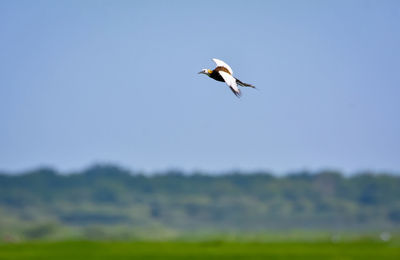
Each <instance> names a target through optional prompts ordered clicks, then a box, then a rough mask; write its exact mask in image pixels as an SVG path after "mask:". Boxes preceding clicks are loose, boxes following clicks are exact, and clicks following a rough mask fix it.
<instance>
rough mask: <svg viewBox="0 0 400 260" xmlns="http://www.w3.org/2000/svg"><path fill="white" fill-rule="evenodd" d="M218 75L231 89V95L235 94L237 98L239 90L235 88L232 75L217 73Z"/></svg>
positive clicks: (222, 72)
mask: <svg viewBox="0 0 400 260" xmlns="http://www.w3.org/2000/svg"><path fill="white" fill-rule="evenodd" d="M218 73H219V75H221V77H222V78H223V79H224V81H225V83H226V85H228V86H229V87H230V88H231V90H232V92H233V94H235V95H236V96H237V97H239V96H240V89H239V88H238V86H237V83H236V79H235V78H234V77H232V75H230V74H229V73H227V72H225V71H218Z"/></svg>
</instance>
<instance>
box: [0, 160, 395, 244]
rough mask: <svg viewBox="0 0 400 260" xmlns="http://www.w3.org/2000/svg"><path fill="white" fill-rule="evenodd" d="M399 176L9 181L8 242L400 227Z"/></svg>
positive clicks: (108, 172) (46, 172)
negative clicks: (42, 239)
mask: <svg viewBox="0 0 400 260" xmlns="http://www.w3.org/2000/svg"><path fill="white" fill-rule="evenodd" d="M399 227H400V176H397V175H389V174H373V173H364V174H358V175H352V176H350V177H344V176H343V175H341V174H340V173H338V172H333V171H322V172H318V173H309V172H299V173H295V174H291V175H287V176H282V177H277V176H274V175H271V174H269V173H267V172H249V173H239V172H232V173H229V174H224V175H218V176H211V175H206V174H200V173H199V174H184V173H182V172H179V171H169V172H166V173H164V174H157V175H141V174H136V173H134V172H130V171H127V170H125V169H121V168H119V167H116V166H94V167H91V168H89V169H86V170H84V171H82V172H77V173H71V174H59V173H58V172H56V171H54V170H52V169H38V170H34V171H29V172H25V173H22V174H14V175H10V174H6V173H2V174H0V235H1V236H2V237H3V238H4V239H8V238H9V239H15V238H16V237H18V238H26V239H36V238H55V239H56V238H63V237H85V238H95V239H99V238H100V239H101V238H103V237H104V238H107V237H118V238H125V237H126V238H131V237H135V236H138V237H146V236H147V237H153V236H157V237H169V236H170V237H171V236H174V234H176V233H177V232H183V231H184V232H189V233H190V232H193V234H194V233H198V232H203V233H207V232H211V233H218V232H221V233H223V232H261V231H263V230H269V231H271V232H278V231H282V230H315V231H318V230H336V231H337V230H355V231H380V230H383V231H384V230H389V231H391V230H399Z"/></svg>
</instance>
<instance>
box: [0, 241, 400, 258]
mask: <svg viewBox="0 0 400 260" xmlns="http://www.w3.org/2000/svg"><path fill="white" fill-rule="evenodd" d="M0 259H1V260H8V259H10V260H17V259H30V260H36V259H37V260H39V259H40V260H44V259H57V260H63V259H72V260H79V259H84V260H89V259H116V260H120V259H191V260H192V259H400V244H399V243H397V242H396V243H395V242H392V243H390V242H389V243H384V242H380V241H355V242H354V241H353V242H340V243H331V242H270V243H252V242H245V243H240V242H221V241H214V242H117V241H116V242H91V241H64V242H26V243H15V244H0Z"/></svg>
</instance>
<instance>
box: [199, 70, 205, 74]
mask: <svg viewBox="0 0 400 260" xmlns="http://www.w3.org/2000/svg"><path fill="white" fill-rule="evenodd" d="M197 74H206V73H205V72H204V71H200V72H199V73H197Z"/></svg>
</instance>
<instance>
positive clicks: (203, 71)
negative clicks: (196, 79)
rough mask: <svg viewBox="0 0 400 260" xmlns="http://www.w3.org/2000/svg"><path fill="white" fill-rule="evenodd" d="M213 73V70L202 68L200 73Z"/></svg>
mask: <svg viewBox="0 0 400 260" xmlns="http://www.w3.org/2000/svg"><path fill="white" fill-rule="evenodd" d="M211 73H212V70H209V69H202V70H201V71H200V72H199V73H198V74H206V75H208V76H210V74H211Z"/></svg>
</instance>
